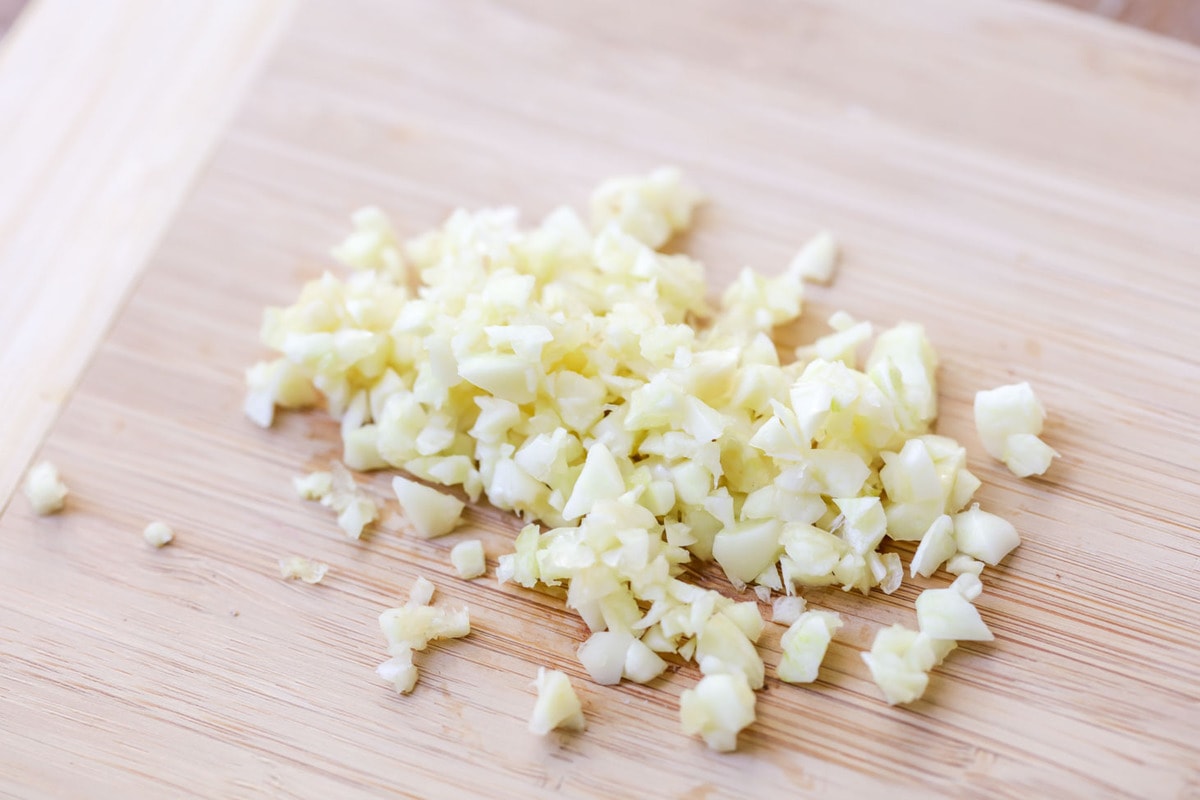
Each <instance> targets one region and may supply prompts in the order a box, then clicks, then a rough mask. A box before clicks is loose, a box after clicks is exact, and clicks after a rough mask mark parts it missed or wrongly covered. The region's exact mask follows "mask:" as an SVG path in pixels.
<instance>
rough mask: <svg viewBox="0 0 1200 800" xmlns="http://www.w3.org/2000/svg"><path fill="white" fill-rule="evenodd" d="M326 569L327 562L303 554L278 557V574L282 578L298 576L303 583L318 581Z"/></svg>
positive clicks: (327, 569)
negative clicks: (305, 556)
mask: <svg viewBox="0 0 1200 800" xmlns="http://www.w3.org/2000/svg"><path fill="white" fill-rule="evenodd" d="M328 571H329V565H328V564H322V563H321V562H319V561H312V560H310V559H307V558H304V557H303V556H285V557H284V558H281V559H279V575H280V577H282V578H298V579H300V580H302V581H304V582H305V583H320V582H321V580H322V579H323V578H324V577H325V573H326V572H328Z"/></svg>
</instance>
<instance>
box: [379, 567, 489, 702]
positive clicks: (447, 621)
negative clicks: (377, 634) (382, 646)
mask: <svg viewBox="0 0 1200 800" xmlns="http://www.w3.org/2000/svg"><path fill="white" fill-rule="evenodd" d="M434 591H435V588H434V585H433V583H431V582H430V581H428V580H426V579H425V578H423V577H418V578H417V579H416V580H415V581H413V585H412V588H411V589H409V592H408V602H406V603H405V604H404V605H403V606H400V607H398V608H389V609H387V610H386V611H384V612H383V613H382V614H380V615H379V628H380V630H381V631H382V632H383V637H384V639H385V640H386V641H387V644H388V655H390V656H391V658H389V659H388V660H387V661H385V662H383V663H382V664H380V665H379V667H378V668H377V669H376V670H375V671H376V673H377V674H378V675H379V677H381V678H383V679H384V680H386V681H390V682H391V683H392V684H393V685H394V686H395V687H396V691H397V692H399V693H400V694H408V693H409V692H411V691H412V690H413V687H415V686H416V685H417V678H418V671H417V668H416V666H415V665H414V664H413V653H414V652H415V651H419V650H424V649H425V648H426V647H428V646H429V643H430V642H432V641H435V640H437V639H460V638H462V637H464V636H466V635H468V634H469V633H470V632H471V617H470V612H469V611H468V609H467V608H466V607H463V608H458V609H446V608H434V607H433V606H431V605H429V603H430V601H432V600H433V594H434Z"/></svg>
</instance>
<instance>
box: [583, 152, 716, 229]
mask: <svg viewBox="0 0 1200 800" xmlns="http://www.w3.org/2000/svg"><path fill="white" fill-rule="evenodd" d="M700 200H701V195H700V193H699V192H698V191H696V190H695V189H694V188H693V187H691V186H690V185H688V184H687V183H686V182H685V181H684V180H683V175H682V173H680V171H679V170H678V169H675V168H673V167H660V168H658V169H656V170H654V171H653V172H651V173H650V174H649V175H647V176H645V177H642V176H631V177H622V178H610V179H609V180H606V181H604V182H603V183H602V184H600V185H599V186H598V187H596V190H595V191H594V192H593V193H592V225H593V226H594V227H595V228H596V229H597V230H600V229H601V228H603V227H604V226H606V225H608V224H610V223H611V224H615V225H616V226H617V227H618V228H620V229H621V230H622V231H624V232H626V233H628V234H629V235H630V236H633V237H635V238H636V239H638V240H639V241H640V242H642V243H644V244H646V245H649V246H650V247H654V248H657V247H660V246H662V245H664V244H666V242H667V240H668V239H670V238H671V237H672V236H673V235H674V234H675V233H677V232H679V231H682V230H685V229H687V228H688V227H689V226H691V224H692V212H693V211H694V210H695V208H696V206H697V205H698V204H699V202H700Z"/></svg>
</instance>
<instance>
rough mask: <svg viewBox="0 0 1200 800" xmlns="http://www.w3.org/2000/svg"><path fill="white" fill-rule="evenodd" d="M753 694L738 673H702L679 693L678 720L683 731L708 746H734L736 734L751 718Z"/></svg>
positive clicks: (723, 748)
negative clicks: (696, 682) (702, 674)
mask: <svg viewBox="0 0 1200 800" xmlns="http://www.w3.org/2000/svg"><path fill="white" fill-rule="evenodd" d="M755 703H756V698H755V695H754V691H753V690H752V689H751V688H750V685H749V684H747V683H746V679H745V678H744V677H743V676H741V675H731V674H718V675H706V676H705V677H703V678H701V679H700V682H699V683H698V684H696V686H695V688H693V689H687V690H685V691H684V692H683V694H681V695H680V697H679V721H680V724H681V726H682V728H683V732H684V733H685V734H687V735H689V736H700V737H701V738H702V739H704V743H705V744H706V745H708V747H709V749H711V750H716V751H718V752H723V753H724V752H730V751H733V750H736V749H737V737H738V733H740V732H741V731H742V730H743V729H744V728H745V727H746V726H748V725H750V723H752V722H754V720H755V718H756V715H755V711H754V706H755Z"/></svg>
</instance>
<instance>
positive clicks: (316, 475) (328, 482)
mask: <svg viewBox="0 0 1200 800" xmlns="http://www.w3.org/2000/svg"><path fill="white" fill-rule="evenodd" d="M292 486H293V487H295V489H296V494H298V495H300V497H301V498H303V499H304V500H324V499H325V498H326V497H327V496H328V495H329V493H330V492H331V491H333V475H332V474H331V473H329V472H312V473H309V474H308V475H304V476H303V477H297V478H292Z"/></svg>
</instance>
